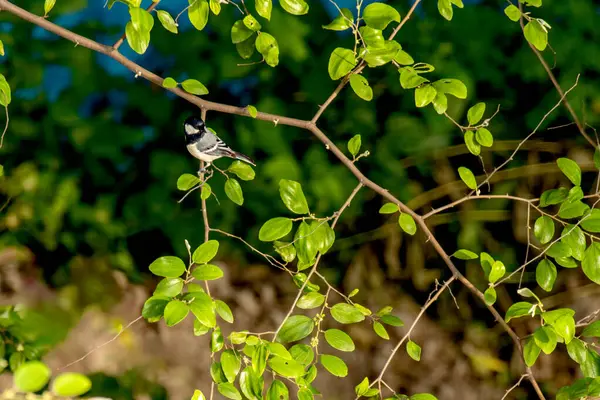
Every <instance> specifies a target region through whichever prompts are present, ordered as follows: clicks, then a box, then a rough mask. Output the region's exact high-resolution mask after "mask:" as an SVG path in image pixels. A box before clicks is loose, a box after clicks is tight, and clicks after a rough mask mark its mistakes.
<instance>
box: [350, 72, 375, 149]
mask: <svg viewBox="0 0 600 400" xmlns="http://www.w3.org/2000/svg"><path fill="white" fill-rule="evenodd" d="M350 87H352V90H354V93H356V95H357V96H358V97H360V98H361V99H363V100H366V101H371V100H373V89H371V86H369V81H367V79H366V78H365V77H364V76H362V75H358V74H354V75H351V76H350ZM356 136H359V137H360V135H356ZM356 136H355V137H356ZM353 155H355V154H353Z"/></svg>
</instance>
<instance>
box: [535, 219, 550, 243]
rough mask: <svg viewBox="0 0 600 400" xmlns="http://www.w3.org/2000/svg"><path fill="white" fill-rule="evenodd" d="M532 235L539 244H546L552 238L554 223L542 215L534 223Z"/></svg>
mask: <svg viewBox="0 0 600 400" xmlns="http://www.w3.org/2000/svg"><path fill="white" fill-rule="evenodd" d="M533 234H534V235H535V237H536V238H537V239H538V240H539V241H540V243H541V244H546V243H548V242H549V241H551V240H552V238H553V237H554V221H552V218H550V217H549V216H547V215H542V216H541V217H539V218H538V219H537V220H536V221H535V225H534V226H533Z"/></svg>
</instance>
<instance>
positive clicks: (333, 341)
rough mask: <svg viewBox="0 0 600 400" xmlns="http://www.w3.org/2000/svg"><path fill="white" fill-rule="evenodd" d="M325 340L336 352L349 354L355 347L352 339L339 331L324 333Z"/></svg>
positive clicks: (331, 330) (329, 330)
mask: <svg viewBox="0 0 600 400" xmlns="http://www.w3.org/2000/svg"><path fill="white" fill-rule="evenodd" d="M325 340H326V341H327V343H329V345H330V346H331V347H333V348H334V349H336V350H340V351H346V352H351V351H354V349H355V346H354V342H353V341H352V338H351V337H350V336H349V335H348V334H347V333H346V332H344V331H341V330H339V329H328V330H326V331H325Z"/></svg>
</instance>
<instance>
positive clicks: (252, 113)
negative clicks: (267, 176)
mask: <svg viewBox="0 0 600 400" xmlns="http://www.w3.org/2000/svg"><path fill="white" fill-rule="evenodd" d="M246 108H247V109H248V114H250V116H251V117H252V118H256V116H257V115H258V111H257V110H256V107H254V106H246ZM242 164H244V163H242ZM244 165H248V164H244ZM252 172H254V170H252Z"/></svg>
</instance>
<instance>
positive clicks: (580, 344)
mask: <svg viewBox="0 0 600 400" xmlns="http://www.w3.org/2000/svg"><path fill="white" fill-rule="evenodd" d="M567 352H568V353H569V357H571V358H572V359H573V361H575V362H576V363H577V364H583V363H584V362H585V359H586V358H587V347H586V345H585V342H584V341H582V340H579V339H577V338H575V339H573V340H571V341H570V342H569V344H567ZM546 354H547V353H546Z"/></svg>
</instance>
